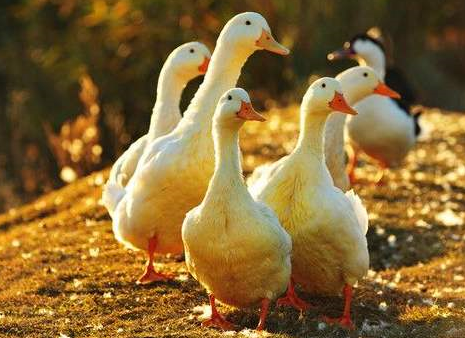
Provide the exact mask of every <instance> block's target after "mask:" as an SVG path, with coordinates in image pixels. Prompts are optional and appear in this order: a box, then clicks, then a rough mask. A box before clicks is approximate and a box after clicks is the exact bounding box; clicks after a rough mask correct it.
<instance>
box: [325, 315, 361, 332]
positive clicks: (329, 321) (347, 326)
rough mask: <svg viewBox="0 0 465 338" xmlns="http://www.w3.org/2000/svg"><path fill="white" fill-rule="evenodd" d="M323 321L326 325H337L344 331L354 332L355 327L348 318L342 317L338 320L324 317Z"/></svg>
mask: <svg viewBox="0 0 465 338" xmlns="http://www.w3.org/2000/svg"><path fill="white" fill-rule="evenodd" d="M323 320H324V321H325V322H326V323H327V324H330V325H333V324H338V325H339V326H341V327H342V328H344V329H346V330H355V325H354V323H353V322H352V320H351V319H350V317H345V316H342V317H340V318H331V317H326V316H325V317H323Z"/></svg>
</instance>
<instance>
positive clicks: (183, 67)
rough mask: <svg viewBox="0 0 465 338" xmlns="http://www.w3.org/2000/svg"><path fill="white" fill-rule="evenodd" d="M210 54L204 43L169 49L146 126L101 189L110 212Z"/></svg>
mask: <svg viewBox="0 0 465 338" xmlns="http://www.w3.org/2000/svg"><path fill="white" fill-rule="evenodd" d="M210 57H211V54H210V51H209V50H208V48H207V47H206V46H205V45H204V44H202V43H200V42H189V43H185V44H183V45H181V46H179V47H178V48H176V49H175V50H173V51H172V52H171V54H170V55H169V56H168V58H167V59H166V61H165V63H164V65H163V67H162V69H161V71H160V76H159V78H158V85H157V100H156V102H155V105H154V107H153V110H152V117H151V121H150V129H149V131H148V133H147V134H145V135H144V136H142V137H140V138H139V139H138V140H137V141H135V142H134V143H133V144H131V146H130V147H129V148H128V149H127V150H126V151H125V152H124V153H123V154H122V155H121V156H120V157H119V158H118V160H117V161H116V162H115V164H114V165H113V167H112V168H111V171H110V177H109V179H108V182H107V184H106V185H105V187H104V189H103V193H102V201H103V204H104V205H105V207H106V208H107V210H108V211H109V212H110V214H113V211H114V210H115V208H116V206H117V204H118V202H119V201H120V200H121V198H122V196H123V195H124V189H123V187H125V186H126V184H127V182H128V181H129V179H130V178H131V177H132V175H133V174H134V171H135V170H136V167H137V163H138V161H139V159H140V157H141V156H142V154H143V152H144V150H145V148H146V146H147V144H149V143H150V142H152V141H153V140H155V139H157V138H158V137H160V136H163V135H166V134H168V133H169V132H171V131H172V130H173V129H174V128H175V127H176V126H177V124H178V123H179V121H180V120H181V112H180V109H179V101H180V100H181V94H182V91H183V90H184V88H185V86H186V85H187V83H188V82H189V81H190V80H192V79H193V78H195V77H197V76H199V75H201V74H204V73H205V71H206V69H207V68H206V67H207V66H208V61H209V60H210Z"/></svg>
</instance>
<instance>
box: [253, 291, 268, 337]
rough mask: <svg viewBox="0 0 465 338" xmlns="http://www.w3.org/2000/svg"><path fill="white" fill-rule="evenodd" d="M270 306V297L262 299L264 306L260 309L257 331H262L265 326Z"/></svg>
mask: <svg viewBox="0 0 465 338" xmlns="http://www.w3.org/2000/svg"><path fill="white" fill-rule="evenodd" d="M269 308H270V300H269V299H268V298H263V299H262V307H261V310H260V321H259V322H258V325H257V328H256V330H257V331H261V330H263V329H264V328H265V321H266V316H267V315H268V309H269Z"/></svg>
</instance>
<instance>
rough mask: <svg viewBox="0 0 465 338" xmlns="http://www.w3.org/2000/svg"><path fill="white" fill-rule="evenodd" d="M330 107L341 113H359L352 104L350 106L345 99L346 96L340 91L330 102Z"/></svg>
mask: <svg viewBox="0 0 465 338" xmlns="http://www.w3.org/2000/svg"><path fill="white" fill-rule="evenodd" d="M329 107H330V108H331V109H333V110H336V111H338V112H341V113H345V114H349V115H357V111H356V110H354V109H353V108H352V107H351V106H349V105H348V104H347V101H346V100H345V99H344V96H343V95H342V94H341V93H338V92H335V93H334V97H333V99H332V100H331V102H329Z"/></svg>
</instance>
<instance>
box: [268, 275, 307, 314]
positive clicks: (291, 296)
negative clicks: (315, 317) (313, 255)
mask: <svg viewBox="0 0 465 338" xmlns="http://www.w3.org/2000/svg"><path fill="white" fill-rule="evenodd" d="M276 305H277V306H292V307H293V308H295V309H297V310H299V311H307V310H308V309H310V308H312V305H311V304H310V303H307V302H306V301H304V300H302V299H300V298H299V296H297V294H296V293H295V289H294V281H293V280H291V281H290V282H289V286H288V288H287V292H286V296H284V297H281V298H279V299H278V300H277V301H276Z"/></svg>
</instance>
